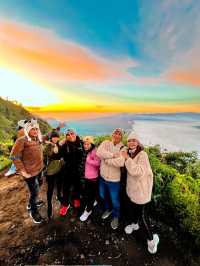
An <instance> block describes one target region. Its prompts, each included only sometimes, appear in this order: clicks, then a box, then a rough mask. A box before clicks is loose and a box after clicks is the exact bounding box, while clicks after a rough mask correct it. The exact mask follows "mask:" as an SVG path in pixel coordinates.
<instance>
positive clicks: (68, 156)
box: [60, 129, 83, 216]
mask: <svg viewBox="0 0 200 266" xmlns="http://www.w3.org/2000/svg"><path fill="white" fill-rule="evenodd" d="M60 155H61V157H62V158H63V159H64V162H65V165H64V170H63V171H64V178H63V198H62V204H61V208H60V215H61V216H65V215H66V213H67V211H68V209H69V207H70V190H71V188H73V190H72V200H73V205H74V207H75V208H78V207H80V190H81V180H80V179H81V173H80V172H81V170H80V167H81V165H82V159H83V142H82V141H81V140H80V137H79V136H77V134H76V132H75V131H74V130H71V129H68V130H67V132H66V140H65V143H64V144H63V145H62V146H61V150H60Z"/></svg>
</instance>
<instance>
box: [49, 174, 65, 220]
mask: <svg viewBox="0 0 200 266" xmlns="http://www.w3.org/2000/svg"><path fill="white" fill-rule="evenodd" d="M46 180H47V204H48V216H51V213H52V197H53V191H54V187H55V185H56V186H57V197H58V200H59V201H61V200H62V195H61V189H62V174H61V172H59V173H57V174H55V175H49V176H47V177H46Z"/></svg>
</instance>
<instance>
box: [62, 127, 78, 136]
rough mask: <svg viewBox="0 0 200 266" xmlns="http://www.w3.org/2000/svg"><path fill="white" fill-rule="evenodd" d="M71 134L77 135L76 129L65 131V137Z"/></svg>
mask: <svg viewBox="0 0 200 266" xmlns="http://www.w3.org/2000/svg"><path fill="white" fill-rule="evenodd" d="M71 133H74V134H75V135H76V131H75V130H74V129H71V128H70V129H67V130H66V131H65V135H68V134H71Z"/></svg>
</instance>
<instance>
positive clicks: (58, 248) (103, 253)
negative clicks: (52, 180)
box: [0, 173, 197, 266]
mask: <svg viewBox="0 0 200 266" xmlns="http://www.w3.org/2000/svg"><path fill="white" fill-rule="evenodd" d="M40 198H41V199H43V200H44V201H46V185H45V184H44V185H43V187H42V190H41V193H40ZM27 200H28V190H27V188H26V184H25V183H24V181H23V180H20V177H19V176H12V177H9V178H8V177H4V176H3V173H2V174H1V176H0V265H120V266H123V265H130V266H137V265H138V266H143V265H145V266H150V265H151V266H154V265H155V266H182V265H184V266H186V265H188V266H189V265H194V264H193V263H192V262H191V261H190V259H189V258H188V257H187V256H185V255H183V252H181V250H180V249H179V248H177V246H176V244H175V242H174V241H173V239H172V238H171V236H170V235H173V232H171V234H170V231H165V230H163V229H162V226H161V225H157V226H156V231H157V232H158V233H159V235H160V245H159V249H158V252H157V254H156V255H150V254H149V253H148V252H147V248H146V241H145V239H144V237H143V235H142V232H141V231H140V230H139V231H138V232H135V233H134V234H132V235H131V236H126V235H125V233H124V232H123V227H124V226H122V225H121V226H120V228H119V229H117V231H113V230H112V229H111V228H110V221H109V220H108V221H106V222H102V220H101V218H100V216H101V212H102V210H101V208H100V207H99V206H98V205H97V206H96V207H95V210H94V212H93V214H92V215H91V218H90V219H89V220H88V221H87V222H85V223H82V222H80V221H79V219H78V217H79V213H78V211H77V210H74V209H73V208H71V209H70V211H69V213H68V214H67V216H66V217H65V218H61V217H59V215H58V209H59V203H58V202H57V201H56V199H55V198H54V201H53V203H54V216H53V219H52V220H51V221H50V222H47V221H46V222H45V223H43V224H39V225H38V224H34V223H33V222H32V220H31V218H30V217H29V214H28V212H27V210H26V205H27ZM41 214H42V216H43V217H46V205H44V206H43V207H41ZM195 265H197V264H195Z"/></svg>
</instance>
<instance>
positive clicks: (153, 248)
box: [147, 234, 159, 254]
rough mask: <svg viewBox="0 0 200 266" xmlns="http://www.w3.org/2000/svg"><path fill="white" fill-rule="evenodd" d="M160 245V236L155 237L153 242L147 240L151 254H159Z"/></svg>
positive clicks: (155, 235)
mask: <svg viewBox="0 0 200 266" xmlns="http://www.w3.org/2000/svg"><path fill="white" fill-rule="evenodd" d="M158 243H159V236H158V235H157V234H154V235H153V240H147V245H148V251H149V253H151V254H155V253H156V252H157V247H158Z"/></svg>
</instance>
